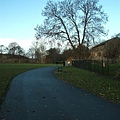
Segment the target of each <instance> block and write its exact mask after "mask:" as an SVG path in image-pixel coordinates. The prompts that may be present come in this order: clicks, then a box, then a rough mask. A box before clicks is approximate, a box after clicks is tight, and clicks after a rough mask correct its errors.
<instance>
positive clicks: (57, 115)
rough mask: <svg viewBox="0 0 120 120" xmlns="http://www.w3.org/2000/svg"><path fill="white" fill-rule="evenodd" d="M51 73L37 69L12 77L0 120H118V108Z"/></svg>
mask: <svg viewBox="0 0 120 120" xmlns="http://www.w3.org/2000/svg"><path fill="white" fill-rule="evenodd" d="M54 70H55V67H46V68H40V69H36V70H31V71H28V72H25V73H23V74H21V75H18V76H17V77H15V78H14V79H13V81H12V83H11V85H10V88H9V91H8V93H7V96H6V99H5V102H4V104H3V109H2V111H1V113H0V116H1V120H120V105H116V104H113V103H111V102H108V101H106V100H104V99H102V98H100V97H97V96H95V95H92V94H90V93H88V92H85V91H83V90H81V89H78V88H75V87H72V86H71V85H68V84H67V83H65V82H63V81H61V80H58V79H57V78H56V77H55V76H54Z"/></svg>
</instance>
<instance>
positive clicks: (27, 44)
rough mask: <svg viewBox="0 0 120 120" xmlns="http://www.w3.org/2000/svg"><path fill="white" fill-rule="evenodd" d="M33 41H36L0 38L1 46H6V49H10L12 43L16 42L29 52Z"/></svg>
mask: <svg viewBox="0 0 120 120" xmlns="http://www.w3.org/2000/svg"><path fill="white" fill-rule="evenodd" d="M32 41H34V39H22V40H20V39H16V38H0V45H4V46H5V47H8V45H9V44H10V43H11V42H16V43H18V45H20V46H21V47H22V48H23V49H24V50H25V51H27V50H28V49H29V48H30V46H31V45H32Z"/></svg>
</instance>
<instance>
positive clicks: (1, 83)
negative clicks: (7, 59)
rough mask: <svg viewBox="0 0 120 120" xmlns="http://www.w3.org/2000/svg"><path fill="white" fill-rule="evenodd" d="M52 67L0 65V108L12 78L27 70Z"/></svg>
mask: <svg viewBox="0 0 120 120" xmlns="http://www.w3.org/2000/svg"><path fill="white" fill-rule="evenodd" d="M47 66H53V64H9V63H1V64H0V107H1V104H2V100H3V97H4V96H5V94H6V91H7V88H8V86H9V84H10V81H11V79H12V78H14V77H15V76H16V75H18V74H20V73H23V72H25V71H28V70H32V69H36V68H41V67H47Z"/></svg>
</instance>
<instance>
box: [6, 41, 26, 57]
mask: <svg viewBox="0 0 120 120" xmlns="http://www.w3.org/2000/svg"><path fill="white" fill-rule="evenodd" d="M8 53H9V54H12V55H24V54H25V51H24V49H23V48H21V47H20V46H19V45H18V44H17V43H16V42H12V43H10V44H9V45H8Z"/></svg>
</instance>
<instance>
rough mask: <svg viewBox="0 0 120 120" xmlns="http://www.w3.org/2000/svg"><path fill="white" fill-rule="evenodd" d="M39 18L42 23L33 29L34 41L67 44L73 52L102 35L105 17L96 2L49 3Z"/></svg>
mask: <svg viewBox="0 0 120 120" xmlns="http://www.w3.org/2000/svg"><path fill="white" fill-rule="evenodd" d="M42 15H43V16H44V17H45V20H44V23H43V24H42V25H37V26H36V28H35V31H36V34H35V37H36V39H40V38H41V37H49V38H52V39H54V40H61V41H63V42H64V41H67V42H68V43H69V44H70V46H71V47H72V48H73V49H75V47H76V46H80V45H87V46H89V45H90V44H91V42H94V41H95V40H96V39H98V38H99V37H100V36H101V35H106V31H105V29H104V24H105V23H106V22H107V21H108V16H107V14H106V13H104V11H103V10H102V6H101V5H99V0H62V1H58V2H54V1H52V0H49V1H48V2H47V4H46V7H45V8H44V10H43V11H42Z"/></svg>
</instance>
